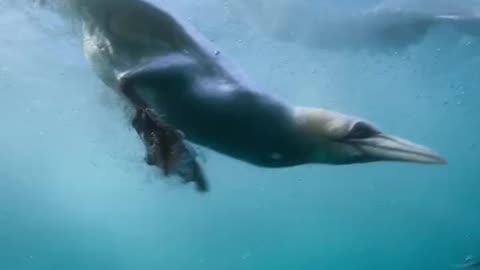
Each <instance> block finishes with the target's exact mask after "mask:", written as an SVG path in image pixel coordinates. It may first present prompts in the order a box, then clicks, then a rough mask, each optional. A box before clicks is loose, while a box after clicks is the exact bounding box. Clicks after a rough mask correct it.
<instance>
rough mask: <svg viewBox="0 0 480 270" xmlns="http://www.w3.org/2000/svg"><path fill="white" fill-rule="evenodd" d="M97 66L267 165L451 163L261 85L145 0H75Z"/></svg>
mask: <svg viewBox="0 0 480 270" xmlns="http://www.w3.org/2000/svg"><path fill="white" fill-rule="evenodd" d="M72 1H73V3H74V5H73V6H74V9H75V10H77V15H78V17H79V18H80V21H81V22H82V24H83V39H84V51H85V54H86V57H87V59H89V60H90V62H91V63H92V65H93V67H94V70H95V71H96V73H97V75H98V76H99V77H100V78H101V79H102V80H103V81H104V82H105V83H106V84H107V85H108V86H110V87H111V88H113V89H115V90H117V91H119V92H120V93H121V94H122V95H124V96H125V97H126V98H127V99H128V100H129V101H130V102H131V103H132V105H133V106H135V107H137V108H153V109H154V110H155V111H156V112H157V113H158V114H160V115H163V116H164V117H165V120H166V121H167V122H168V123H169V124H171V125H172V126H174V127H176V128H178V129H179V130H181V131H182V132H183V133H184V134H185V137H186V139H188V140H190V141H192V142H194V143H198V144H200V145H203V146H206V147H209V148H211V149H213V150H215V151H217V152H220V153H223V154H225V155H228V156H230V157H233V158H236V159H240V160H243V161H246V162H248V163H251V164H254V165H257V166H266V167H285V166H295V165H301V164H307V163H327V164H348V163H357V162H371V161H380V160H401V161H411V162H422V163H443V162H444V160H443V159H442V158H440V157H439V156H437V155H435V154H434V153H433V152H431V151H429V150H428V149H426V148H423V147H421V146H418V145H414V144H412V143H409V142H406V141H403V140H398V139H395V138H393V137H389V136H387V135H384V134H383V133H381V132H380V131H377V130H376V129H375V128H373V127H372V126H371V125H370V124H368V123H366V122H364V121H361V120H359V119H357V118H355V117H350V116H346V115H342V114H339V113H336V112H332V111H327V110H323V109H316V108H303V107H297V106H293V105H291V104H288V103H287V102H285V101H282V100H280V99H279V98H277V97H274V96H273V95H271V94H269V93H267V92H263V91H261V90H260V89H261V87H259V86H258V85H255V84H253V83H252V82H251V81H250V80H249V79H248V77H247V76H245V74H243V72H242V71H240V70H239V69H238V68H236V67H235V66H234V65H232V64H231V63H230V62H229V61H228V60H226V58H225V56H224V54H223V53H221V51H220V50H218V49H217V48H215V47H214V46H213V45H212V44H211V43H210V42H208V41H206V39H205V38H203V37H202V36H201V35H200V34H199V33H197V32H196V31H195V30H194V29H193V28H191V27H190V26H189V25H187V24H185V23H184V22H182V21H181V20H180V19H178V18H176V17H175V16H174V15H172V13H170V12H168V11H166V10H165V9H163V8H160V7H158V6H155V5H153V4H150V3H147V2H145V1H143V0H115V1H114V0H104V1H99V0H72Z"/></svg>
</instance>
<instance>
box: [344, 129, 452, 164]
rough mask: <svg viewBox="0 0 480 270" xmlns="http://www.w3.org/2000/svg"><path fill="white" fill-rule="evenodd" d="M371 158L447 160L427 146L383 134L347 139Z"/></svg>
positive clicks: (422, 160)
mask: <svg viewBox="0 0 480 270" xmlns="http://www.w3.org/2000/svg"><path fill="white" fill-rule="evenodd" d="M349 142H350V143H351V144H353V145H355V146H356V147H358V149H360V151H361V152H362V154H363V155H365V157H366V158H369V159H372V160H385V161H387V160H388V161H404V162H414V163H425V164H446V163H447V160H446V159H444V158H443V157H441V156H440V155H438V154H436V153H435V152H433V151H432V150H430V149H428V148H427V147H424V146H421V145H418V144H414V143H412V142H409V141H407V140H403V139H399V138H395V137H393V136H388V135H385V134H378V135H375V136H373V137H369V138H365V139H355V140H350V141H349Z"/></svg>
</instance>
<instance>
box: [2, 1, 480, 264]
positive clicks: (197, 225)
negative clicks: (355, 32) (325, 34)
mask: <svg viewBox="0 0 480 270" xmlns="http://www.w3.org/2000/svg"><path fill="white" fill-rule="evenodd" d="M30 2H31V1H27V0H18V1H13V0H0V8H1V9H0V91H1V98H0V124H1V125H2V128H1V132H0V162H1V163H0V269H1V270H24V269H25V270H27V269H28V270H33V269H35V270H36V269H39V270H40V269H42V270H43V269H69V270H77V269H82V270H87V269H88V270H94V269H102V270H105V269H132V270H134V269H168V270H177V269H178V270H184V269H188V270H196V269H199V270H200V269H228V270H235V269H252V270H257V269H276V270H281V269H285V270H287V269H288V270H292V269H329V270H333V269H369V270H372V269H373V270H375V269H378V270H380V269H381V270H384V269H409V270H414V269H421V270H426V269H435V270H439V269H449V268H450V264H452V263H458V262H459V261H462V260H463V258H464V257H465V256H467V255H469V254H471V255H474V256H475V255H477V256H480V211H479V208H480V195H479V193H480V168H479V167H478V166H479V161H480V141H479V135H478V133H479V132H480V118H479V113H480V91H479V87H480V79H479V78H480V77H479V73H478V71H479V66H480V38H477V37H474V36H468V35H465V34H462V33H458V32H457V31H454V30H452V29H448V28H447V29H443V28H440V29H435V30H434V31H431V32H429V33H428V34H427V36H426V37H425V39H424V40H422V41H421V42H419V43H418V44H414V45H412V46H410V47H408V48H407V49H406V50H403V51H399V52H389V53H372V52H364V51H344V50H342V51H336V50H325V49H316V48H313V47H308V46H304V45H303V44H300V43H296V42H285V41H279V40H277V39H275V38H274V37H273V36H271V35H269V34H268V33H267V32H265V31H263V30H262V25H261V24H262V21H259V20H256V18H258V16H257V15H258V14H259V13H258V12H265V13H263V15H262V14H261V16H270V17H267V18H272V19H273V18H275V19H276V20H284V19H285V16H290V18H289V19H292V18H291V16H294V15H295V16H296V19H298V20H302V19H305V20H308V16H319V15H318V14H320V15H321V14H322V10H323V8H324V7H325V6H334V5H341V6H340V10H347V9H348V10H349V12H355V11H356V10H360V9H361V8H363V7H367V6H371V5H372V4H374V3H377V2H376V1H364V2H356V1H355V3H356V4H355V5H353V2H352V3H350V2H349V1H340V2H338V1H330V2H331V3H329V2H325V1H323V2H322V3H321V4H320V3H315V2H317V1H313V0H312V1H294V0H289V1H278V2H275V3H272V2H271V1H260V0H248V1H247V0H246V1H244V2H239V1H220V0H208V1H207V0H202V1H194V0H181V1H180V0H177V1H170V0H164V1H157V3H159V4H166V5H169V7H170V8H172V9H173V10H174V11H176V12H177V14H178V15H180V16H182V17H183V18H185V19H186V20H188V21H189V22H190V23H192V24H193V25H194V26H195V27H196V28H197V29H198V30H199V31H200V32H202V33H203V34H204V35H205V36H206V37H207V38H208V39H210V40H212V41H213V42H214V43H215V44H216V45H218V46H219V47H221V48H222V49H224V51H225V54H227V55H228V56H229V58H230V59H231V60H232V61H234V62H236V64H237V65H239V66H240V67H242V69H244V70H245V71H246V72H247V73H248V74H249V75H250V76H251V78H252V79H254V80H256V81H257V82H259V85H262V86H263V87H265V89H266V91H271V93H273V94H275V95H278V96H280V97H282V98H285V99H289V100H290V101H292V102H295V103H296V104H301V105H308V106H320V107H325V108H329V109H334V110H337V111H341V112H344V113H348V114H353V115H357V116H360V117H365V118H367V119H369V120H371V121H373V122H374V123H375V124H376V125H378V126H379V127H381V128H382V129H383V130H385V131H386V132H388V133H391V134H396V135H398V136H401V137H405V138H408V139H410V140H412V141H415V142H418V143H422V144H425V145H428V146H429V147H431V148H433V149H435V150H436V151H437V152H439V153H441V154H442V155H444V156H445V157H447V158H448V161H449V164H448V165H446V166H424V165H415V164H401V163H373V164H361V165H350V166H326V165H309V166H301V167H296V168H289V169H276V170H269V169H261V168H257V167H254V166H251V165H248V164H244V163H242V162H239V161H236V160H233V159H231V158H228V157H225V156H222V155H219V154H216V153H214V152H212V151H210V150H208V149H203V148H201V149H200V152H201V154H202V156H204V157H205V158H204V159H205V161H203V162H204V163H203V166H204V168H205V171H206V174H207V177H208V179H209V180H210V183H211V187H212V190H211V192H210V193H208V194H198V193H196V192H195V191H194V189H193V187H192V186H188V185H187V186H185V185H181V184H178V183H176V182H175V181H174V180H171V179H170V180H168V179H165V178H163V177H162V176H161V173H160V172H158V171H157V170H156V169H155V168H151V167H149V166H147V165H146V164H145V163H144V162H143V154H144V149H143V146H142V144H141V142H140V141H139V139H138V137H137V136H136V133H135V131H134V130H133V129H132V128H131V127H130V125H129V122H128V119H127V117H126V114H125V104H124V103H123V102H122V100H120V99H119V98H118V97H117V96H116V95H115V94H114V93H112V92H111V91H110V90H109V89H107V88H106V87H105V86H104V85H103V84H102V83H101V82H100V80H99V79H98V78H97V77H96V76H95V74H94V73H93V72H92V70H91V68H90V66H89V65H88V63H87V62H86V60H85V59H84V57H83V54H82V52H81V49H80V44H79V41H78V39H77V38H76V37H75V35H74V31H73V30H72V29H71V28H70V27H69V26H68V23H66V22H65V21H64V20H62V19H61V18H59V17H57V16H55V15H54V14H51V13H49V12H45V11H41V10H39V9H38V8H35V6H32V5H31V3H30ZM404 2H405V1H404ZM388 3H394V4H395V3H396V4H398V3H401V2H399V1H390V2H388ZM432 3H433V4H432ZM474 4H475V3H474V2H472V3H469V5H474ZM400 6H401V5H400ZM414 6H415V5H414ZM427 6H428V5H427ZM435 6H436V5H435V2H434V1H431V3H430V7H435ZM292 7H298V12H297V13H295V14H292V13H288V12H287V11H288V9H291V8H292ZM337 8H338V6H337ZM472 8H473V6H472ZM307 11H308V12H307ZM315 11H318V14H317V13H316V12H315ZM302 12H303V13H302ZM285 14H287V15H285ZM288 14H290V15H288ZM248 15H252V16H248ZM267 21H268V20H267ZM264 22H265V20H263V23H264ZM309 27H315V25H310V26H309Z"/></svg>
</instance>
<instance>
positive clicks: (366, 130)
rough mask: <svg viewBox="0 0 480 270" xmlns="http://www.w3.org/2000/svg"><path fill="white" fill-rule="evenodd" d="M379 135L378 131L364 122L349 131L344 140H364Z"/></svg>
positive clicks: (356, 124) (358, 123)
mask: <svg viewBox="0 0 480 270" xmlns="http://www.w3.org/2000/svg"><path fill="white" fill-rule="evenodd" d="M378 134H380V131H378V130H377V129H375V128H374V127H372V126H371V125H369V124H367V123H365V122H357V123H355V124H354V125H353V127H352V128H351V129H350V132H349V133H348V135H347V136H346V139H365V138H369V137H373V136H375V135H378Z"/></svg>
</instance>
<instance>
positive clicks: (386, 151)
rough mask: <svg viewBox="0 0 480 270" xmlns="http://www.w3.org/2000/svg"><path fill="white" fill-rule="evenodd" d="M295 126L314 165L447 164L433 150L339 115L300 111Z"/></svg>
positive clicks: (297, 112)
mask: <svg viewBox="0 0 480 270" xmlns="http://www.w3.org/2000/svg"><path fill="white" fill-rule="evenodd" d="M295 119H296V123H297V124H298V125H299V130H301V132H302V133H303V136H305V139H306V140H307V141H308V142H309V143H310V144H311V145H312V148H313V149H312V157H311V159H312V162H314V163H328V164H351V163H365V162H374V161H405V162H415V163H430V164H444V163H446V160H445V159H444V158H442V157H440V156H439V155H437V154H436V153H434V152H433V151H431V150H430V149H428V148H426V147H424V146H420V145H417V144H414V143H412V142H409V141H406V140H403V139H399V138H396V137H393V136H389V135H386V134H384V133H383V132H381V131H379V130H378V129H377V128H375V127H374V126H373V125H371V124H369V123H368V122H366V121H363V120H361V119H358V118H354V117H351V116H347V115H343V114H340V113H337V112H333V111H328V110H323V109H317V108H305V107H300V108H297V109H296V112H295Z"/></svg>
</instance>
